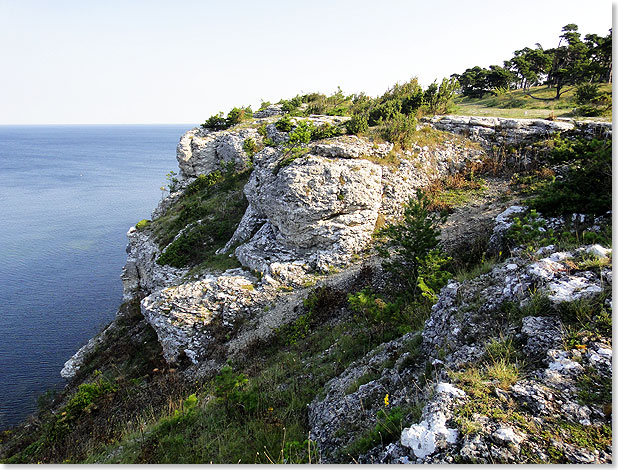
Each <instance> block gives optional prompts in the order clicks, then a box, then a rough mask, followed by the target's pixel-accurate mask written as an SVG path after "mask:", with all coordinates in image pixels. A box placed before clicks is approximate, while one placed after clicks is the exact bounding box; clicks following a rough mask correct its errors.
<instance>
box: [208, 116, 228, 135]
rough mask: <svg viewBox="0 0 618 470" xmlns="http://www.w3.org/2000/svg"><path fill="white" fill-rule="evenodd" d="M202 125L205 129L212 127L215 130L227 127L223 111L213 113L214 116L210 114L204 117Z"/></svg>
mask: <svg viewBox="0 0 618 470" xmlns="http://www.w3.org/2000/svg"><path fill="white" fill-rule="evenodd" d="M202 127H203V128H205V129H212V130H215V131H220V130H223V129H227V121H226V120H225V118H224V117H223V112H220V113H219V114H215V115H214V116H210V117H209V118H208V119H206V121H205V122H204V124H202Z"/></svg>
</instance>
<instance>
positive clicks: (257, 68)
mask: <svg viewBox="0 0 618 470" xmlns="http://www.w3.org/2000/svg"><path fill="white" fill-rule="evenodd" d="M612 8H613V4H612V2H611V1H609V0H517V1H503V0H502V1H500V0H493V1H491V0H423V1H419V0H408V1H404V0H373V1H365V0H311V1H304V0H259V1H256V0H253V1H251V0H229V1H221V0H217V1H208V0H195V1H194V0H169V1H157V0H150V1H147V0H118V1H117V0H107V1H104V0H90V1H84V0H53V1H51V0H0V60H1V63H2V68H1V69H0V70H1V72H0V124H131V123H144V124H148V123H192V124H197V123H201V122H203V121H204V120H205V119H206V118H208V117H209V116H211V115H212V114H215V113H217V112H219V111H225V112H227V111H228V110H229V109H231V108H232V107H234V106H246V105H251V106H253V108H254V109H256V108H257V107H259V105H260V103H261V101H272V102H276V101H279V99H281V98H291V97H293V96H295V95H296V94H298V93H308V92H314V91H319V92H322V93H326V94H330V93H332V92H334V91H336V90H337V87H338V86H340V87H341V88H342V90H343V91H344V92H345V93H346V94H350V93H359V92H361V91H364V92H366V93H367V94H369V95H371V96H377V95H380V94H382V93H383V92H384V91H385V90H386V89H388V88H389V87H390V86H392V85H393V84H394V83H396V82H404V81H407V80H409V79H410V78H412V77H418V79H419V80H420V82H421V84H422V85H423V86H427V85H429V84H430V83H431V82H432V81H434V80H436V79H438V80H440V79H441V78H443V77H448V76H450V75H451V74H452V73H461V72H463V71H464V70H465V69H466V68H469V67H473V66H475V65H479V66H482V67H487V66H489V65H492V64H497V65H502V62H503V61H504V60H506V59H509V58H510V57H511V56H512V53H513V51H515V50H517V49H522V48H523V47H526V46H528V47H534V45H535V43H537V42H538V43H540V44H541V45H542V46H543V47H545V48H549V47H555V46H556V45H557V43H558V37H559V35H560V34H561V29H562V27H563V26H564V25H566V24H568V23H576V24H577V25H578V26H579V31H580V32H581V33H582V35H585V34H588V33H595V34H599V35H606V34H607V33H608V31H609V29H610V28H611V27H612Z"/></svg>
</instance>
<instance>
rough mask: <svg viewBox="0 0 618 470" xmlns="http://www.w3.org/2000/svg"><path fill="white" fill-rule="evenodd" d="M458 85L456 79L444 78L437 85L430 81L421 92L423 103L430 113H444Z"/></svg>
mask: <svg viewBox="0 0 618 470" xmlns="http://www.w3.org/2000/svg"><path fill="white" fill-rule="evenodd" d="M458 87H459V83H458V82H457V80H456V79H454V78H451V79H448V78H445V79H443V80H442V83H440V85H439V86H438V84H437V83H435V82H434V83H432V84H431V85H429V86H428V87H427V90H425V92H424V93H423V105H424V107H425V108H426V109H427V111H429V113H430V114H444V113H446V112H448V108H449V106H450V105H451V104H452V100H453V97H454V96H455V90H457V88H458Z"/></svg>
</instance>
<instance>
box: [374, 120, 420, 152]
mask: <svg viewBox="0 0 618 470" xmlns="http://www.w3.org/2000/svg"><path fill="white" fill-rule="evenodd" d="M415 132H416V118H415V117H414V116H406V115H405V114H402V113H399V112H398V113H395V114H394V115H393V116H392V117H391V118H390V119H389V120H388V121H386V122H384V123H383V124H382V125H381V126H380V133H381V135H382V137H383V138H385V139H386V140H388V141H389V142H392V143H394V144H398V145H399V146H400V147H401V148H404V149H405V148H408V147H409V146H410V144H411V143H412V139H413V137H414V134H415Z"/></svg>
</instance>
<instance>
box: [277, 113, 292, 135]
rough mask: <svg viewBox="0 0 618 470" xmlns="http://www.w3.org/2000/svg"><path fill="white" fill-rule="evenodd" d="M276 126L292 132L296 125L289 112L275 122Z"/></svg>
mask: <svg viewBox="0 0 618 470" xmlns="http://www.w3.org/2000/svg"><path fill="white" fill-rule="evenodd" d="M275 127H276V128H277V130H279V131H281V132H290V131H291V130H292V128H293V127H294V123H293V122H292V119H291V118H290V116H289V115H288V114H286V115H284V116H283V117H282V118H281V119H279V120H278V121H277V122H275Z"/></svg>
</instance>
